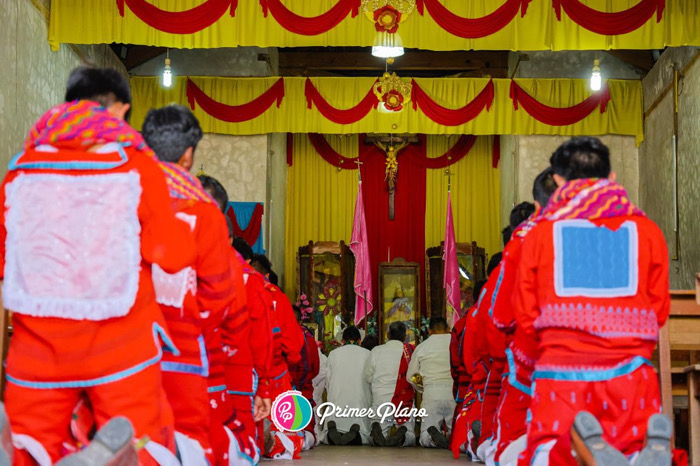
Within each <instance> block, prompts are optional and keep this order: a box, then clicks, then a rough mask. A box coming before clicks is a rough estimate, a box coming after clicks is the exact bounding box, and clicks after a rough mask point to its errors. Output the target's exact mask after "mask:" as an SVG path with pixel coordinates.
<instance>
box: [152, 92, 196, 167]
mask: <svg viewBox="0 0 700 466" xmlns="http://www.w3.org/2000/svg"><path fill="white" fill-rule="evenodd" d="M141 134H142V135H143V138H144V139H145V140H146V144H148V146H149V147H150V148H151V149H153V152H155V153H156V156H158V159H159V160H163V161H165V162H172V163H177V161H178V160H180V158H181V157H182V155H183V154H184V153H185V151H186V150H187V149H188V148H190V147H191V148H192V150H195V149H196V148H197V144H198V143H199V141H201V139H202V135H203V133H202V128H200V126H199V121H197V118H196V117H195V116H194V115H193V114H192V112H190V110H189V109H188V108H187V107H184V106H182V105H167V106H165V107H162V108H157V109H151V110H149V111H148V115H146V120H145V121H144V122H143V128H141Z"/></svg>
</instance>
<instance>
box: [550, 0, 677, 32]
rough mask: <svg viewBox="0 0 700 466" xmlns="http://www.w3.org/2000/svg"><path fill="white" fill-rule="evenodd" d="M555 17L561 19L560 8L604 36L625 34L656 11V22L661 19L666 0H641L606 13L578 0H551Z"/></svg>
mask: <svg viewBox="0 0 700 466" xmlns="http://www.w3.org/2000/svg"><path fill="white" fill-rule="evenodd" d="M552 6H553V7H554V11H555V12H556V15H557V19H558V20H559V21H561V10H562V8H563V9H564V11H565V12H566V14H567V15H568V16H569V18H571V19H572V20H573V21H574V22H575V23H576V24H578V25H579V26H581V27H583V28H586V29H588V30H589V31H592V32H595V33H597V34H602V35H606V36H614V35H617V34H627V33H628V32H632V31H634V30H636V29H639V28H640V27H642V25H643V24H644V23H646V22H647V21H649V20H650V19H651V17H652V16H654V13H656V22H657V23H658V22H659V21H661V18H662V16H663V12H664V8H665V7H666V0H641V1H640V2H639V3H638V4H637V5H635V6H633V7H632V8H629V9H627V10H624V11H617V12H614V13H606V12H602V11H597V10H594V9H593V8H591V7H589V6H586V5H584V4H582V3H581V2H580V1H579V0H552Z"/></svg>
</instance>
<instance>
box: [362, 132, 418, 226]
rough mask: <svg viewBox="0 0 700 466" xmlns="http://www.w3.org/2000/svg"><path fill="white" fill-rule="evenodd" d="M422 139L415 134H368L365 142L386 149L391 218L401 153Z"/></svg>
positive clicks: (391, 216) (386, 176)
mask: <svg viewBox="0 0 700 466" xmlns="http://www.w3.org/2000/svg"><path fill="white" fill-rule="evenodd" d="M418 143H420V139H419V138H418V137H417V136H415V135H413V134H406V135H402V136H401V135H394V134H373V135H367V137H366V138H365V144H374V145H375V146H377V147H379V148H380V149H381V150H382V151H384V156H385V157H386V171H385V175H384V180H385V181H386V184H387V187H388V188H389V220H394V202H395V196H396V178H397V175H398V172H399V161H398V156H399V153H400V152H401V151H402V150H403V149H404V148H406V146H408V145H409V144H418Z"/></svg>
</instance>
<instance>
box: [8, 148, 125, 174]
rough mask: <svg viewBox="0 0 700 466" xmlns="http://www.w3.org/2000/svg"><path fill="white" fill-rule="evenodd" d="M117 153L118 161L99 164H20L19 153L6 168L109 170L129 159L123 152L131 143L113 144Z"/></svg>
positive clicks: (49, 162) (78, 162)
mask: <svg viewBox="0 0 700 466" xmlns="http://www.w3.org/2000/svg"><path fill="white" fill-rule="evenodd" d="M114 145H115V147H116V149H117V151H116V152H118V153H119V160H118V161H111V162H100V161H97V160H95V161H77V160H60V161H59V160H46V161H44V162H26V163H25V162H20V161H19V159H20V158H21V157H22V156H23V155H24V152H20V153H19V154H17V155H15V156H14V157H13V158H12V160H10V164H9V166H8V167H7V169H8V170H18V169H19V170H47V169H48V170H111V169H113V168H117V167H121V166H122V165H124V164H125V163H126V162H127V161H128V160H129V157H128V156H127V155H126V152H124V147H129V146H130V145H131V143H129V142H123V143H114Z"/></svg>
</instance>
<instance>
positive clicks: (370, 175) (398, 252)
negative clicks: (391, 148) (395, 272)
mask: <svg viewBox="0 0 700 466" xmlns="http://www.w3.org/2000/svg"><path fill="white" fill-rule="evenodd" d="M412 152H417V153H418V155H417V157H425V145H424V144H422V145H410V146H408V147H406V148H405V149H404V150H403V151H401V152H400V153H399V155H398V160H399V172H398V176H397V181H396V194H395V208H394V220H389V190H388V188H387V184H386V182H385V181H384V167H385V165H384V162H385V160H386V159H385V157H384V153H383V152H382V151H381V150H379V149H378V148H377V147H375V146H370V145H365V144H360V160H361V161H362V162H363V163H364V165H362V168H361V170H362V180H363V181H362V189H363V190H364V196H365V218H366V221H367V240H368V242H369V254H370V263H371V266H372V276H373V277H377V278H375V280H374V282H375V283H374V286H375V289H376V290H377V292H379V278H378V277H379V273H378V272H379V263H380V262H386V260H387V254H390V259H395V258H397V257H403V258H404V259H406V260H407V261H411V262H418V263H419V264H420V268H421V273H420V283H421V309H422V310H423V312H425V305H424V303H425V278H424V277H425V271H424V268H425V267H424V265H425V188H426V181H425V168H424V167H422V166H420V165H419V164H416V163H412V162H411V161H410V159H412V158H413V157H412V156H411V155H408V157H406V155H407V154H411V153H412ZM377 296H379V295H378V294H377ZM379 306H383V303H379V304H378V306H377V307H379Z"/></svg>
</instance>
